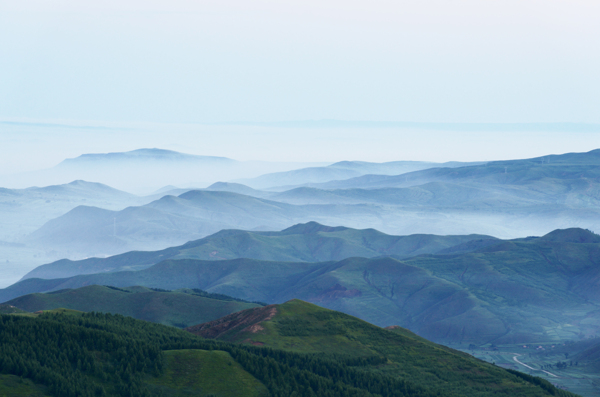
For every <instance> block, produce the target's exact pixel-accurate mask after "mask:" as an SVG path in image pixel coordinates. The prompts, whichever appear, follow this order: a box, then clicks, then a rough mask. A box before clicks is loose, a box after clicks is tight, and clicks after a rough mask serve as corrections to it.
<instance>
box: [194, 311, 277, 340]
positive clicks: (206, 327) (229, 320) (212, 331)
mask: <svg viewBox="0 0 600 397" xmlns="http://www.w3.org/2000/svg"><path fill="white" fill-rule="evenodd" d="M276 314H277V306H276V305H268V306H265V307H257V308H254V309H247V310H242V311H241V312H237V313H233V314H230V315H228V316H225V317H222V318H220V319H218V320H214V321H210V322H208V323H204V324H198V325H193V326H191V327H188V328H185V330H186V331H188V332H191V333H192V334H194V335H199V336H202V337H203V338H209V339H219V338H221V337H222V336H224V334H225V333H228V334H229V335H227V338H225V339H227V340H231V339H235V336H236V335H238V334H241V333H244V332H251V333H257V332H260V331H262V330H264V327H263V326H261V325H260V323H262V322H263V321H269V320H270V319H272V318H273V317H274V316H275V315H276ZM230 331H231V332H230Z"/></svg>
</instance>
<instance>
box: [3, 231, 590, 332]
mask: <svg viewBox="0 0 600 397" xmlns="http://www.w3.org/2000/svg"><path fill="white" fill-rule="evenodd" d="M574 236H575V237H574ZM595 239H597V236H595V235H593V234H592V233H590V232H588V231H584V230H581V229H568V230H563V231H557V232H554V233H552V234H550V235H547V236H545V237H541V238H528V239H517V240H511V241H499V242H498V243H496V244H486V245H484V246H483V247H480V248H479V249H475V250H471V251H466V252H465V251H462V252H461V251H460V250H457V251H456V253H452V251H451V250H450V253H449V254H438V255H420V256H415V257H412V258H406V259H402V260H397V259H393V258H389V257H380V258H372V259H368V258H349V259H345V260H341V261H331V262H278V261H273V262H269V261H260V260H251V259H235V260H224V261H220V262H218V266H216V264H217V263H215V262H214V261H201V260H192V259H181V260H166V261H163V262H160V263H158V264H156V265H153V266H151V267H149V268H147V269H144V270H140V271H133V272H131V271H129V272H115V273H100V274H91V275H80V276H75V277H71V278H65V279H53V280H42V279H33V278H31V279H26V280H23V281H21V282H19V283H17V284H15V285H12V286H11V287H9V288H6V289H4V290H2V291H1V292H0V300H4V301H5V300H8V299H12V298H14V297H17V296H21V295H25V294H28V293H33V292H43V291H53V290H58V289H63V288H78V287H81V286H85V285H89V284H100V285H114V286H118V287H126V286H129V285H142V286H146V287H152V288H164V289H179V288H199V289H203V290H206V291H208V292H214V293H221V294H226V295H231V296H234V297H237V298H241V299H245V300H249V301H262V302H267V303H279V302H285V301H287V300H289V299H292V298H294V297H295V298H299V299H303V300H307V301H309V302H313V303H317V304H319V305H321V306H324V307H328V308H331V309H334V310H339V311H342V312H346V313H348V314H351V315H355V316H357V317H360V318H362V319H364V320H367V321H369V322H371V323H374V324H376V325H380V326H388V325H400V326H404V327H406V328H409V329H411V330H412V331H414V332H416V333H417V334H419V335H421V336H423V337H426V338H428V339H431V340H434V341H436V342H443V343H458V344H469V343H476V344H484V343H497V344H498V343H529V342H531V341H557V340H565V339H577V338H580V337H582V336H585V335H593V334H595V333H596V332H598V330H599V328H600V317H598V313H600V295H599V294H598V291H600V288H599V287H600V286H599V285H597V283H598V280H599V279H600V275H599V274H598V271H599V269H600V266H598V265H599V263H598V258H600V244H599V243H595V242H593V241H596V240H595Z"/></svg>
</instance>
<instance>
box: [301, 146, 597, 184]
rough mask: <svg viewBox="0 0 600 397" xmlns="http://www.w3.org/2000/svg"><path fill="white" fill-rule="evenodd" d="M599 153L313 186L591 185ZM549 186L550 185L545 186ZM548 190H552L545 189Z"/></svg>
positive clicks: (433, 170)
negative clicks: (574, 182)
mask: <svg viewBox="0 0 600 397" xmlns="http://www.w3.org/2000/svg"><path fill="white" fill-rule="evenodd" d="M599 167H600V149H595V150H592V151H589V152H585V153H566V154H559V155H548V156H543V157H536V158H531V159H522V160H505V161H493V162H486V163H483V164H475V165H471V166H467V167H456V168H440V167H438V168H430V169H426V170H421V171H414V172H409V173H406V175H392V176H390V175H364V176H362V177H357V178H351V179H349V180H345V181H343V180H339V181H331V182H328V183H323V184H313V185H311V186H312V187H317V188H323V189H348V188H363V189H372V188H384V187H408V186H416V185H421V184H424V183H428V182H444V181H452V182H463V183H466V182H469V183H479V184H488V185H527V184H531V183H535V182H543V181H546V182H559V181H560V180H577V179H583V180H586V181H587V182H594V181H595V180H596V179H597V178H598V176H599V174H600V170H599ZM547 184H548V185H549V183H547ZM546 188H547V189H550V188H551V186H546Z"/></svg>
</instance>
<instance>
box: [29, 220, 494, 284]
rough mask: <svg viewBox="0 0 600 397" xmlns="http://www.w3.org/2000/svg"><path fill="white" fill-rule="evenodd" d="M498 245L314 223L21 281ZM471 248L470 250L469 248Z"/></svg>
mask: <svg viewBox="0 0 600 397" xmlns="http://www.w3.org/2000/svg"><path fill="white" fill-rule="evenodd" d="M493 241H497V239H495V238H494V237H491V236H482V235H467V236H435V235H410V236H390V235H388V234H385V233H381V232H379V231H377V230H374V229H366V230H357V229H352V228H348V227H341V226H340V227H330V226H325V225H321V224H319V223H317V222H308V223H305V224H297V225H295V226H292V227H289V228H287V229H284V230H282V231H280V232H252V231H244V230H223V231H220V232H218V233H215V234H213V235H211V236H208V237H205V238H203V239H200V240H196V241H190V242H188V243H186V244H184V245H181V246H178V247H171V248H167V249H164V250H160V251H150V252H143V251H134V252H128V253H125V254H121V255H116V256H112V257H108V258H89V259H85V260H80V261H71V260H66V259H65V260H60V261H57V262H53V263H50V264H46V265H42V266H39V267H37V268H36V269H34V270H32V271H31V272H29V273H28V274H26V275H25V276H24V277H23V278H24V279H26V278H46V279H47V278H64V277H71V276H75V275H78V274H90V273H100V272H114V271H123V270H140V269H143V268H146V267H149V266H151V265H153V264H156V263H158V262H160V261H163V260H166V259H202V260H222V259H235V258H250V259H260V260H268V261H286V262H293V261H306V262H323V261H337V260H342V259H345V258H349V257H353V256H357V257H365V258H371V257H376V256H382V255H388V256H395V257H398V258H406V257H409V256H414V255H420V254H433V253H438V252H440V251H441V250H468V249H475V248H476V247H479V246H480V245H481V244H482V243H483V244H485V243H492V242H493ZM469 242H470V243H471V245H472V247H471V246H467V245H466V244H467V243H469ZM469 247H470V248H469ZM453 252H454V251H453Z"/></svg>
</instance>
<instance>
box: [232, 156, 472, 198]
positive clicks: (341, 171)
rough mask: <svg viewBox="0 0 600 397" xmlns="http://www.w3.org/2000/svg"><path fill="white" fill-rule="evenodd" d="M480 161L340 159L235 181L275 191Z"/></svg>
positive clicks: (458, 165) (459, 165) (451, 166)
mask: <svg viewBox="0 0 600 397" xmlns="http://www.w3.org/2000/svg"><path fill="white" fill-rule="evenodd" d="M474 164H480V163H476V162H474V163H462V162H456V161H451V162H447V163H432V162H425V161H391V162H387V163H370V162H366V161H340V162H337V163H334V164H331V165H328V166H326V167H309V168H301V169H298V170H292V171H286V172H276V173H271V174H265V175H261V176H259V177H256V178H252V179H240V180H237V181H236V182H239V183H242V184H245V185H248V186H250V187H253V188H255V189H268V190H275V191H283V190H287V188H286V186H294V185H302V184H308V183H323V182H328V181H333V180H340V179H349V178H354V177H358V176H361V175H366V174H381V175H399V174H404V173H407V172H412V171H418V170H424V169H428V168H435V167H450V168H453V167H461V166H466V165H474Z"/></svg>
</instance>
